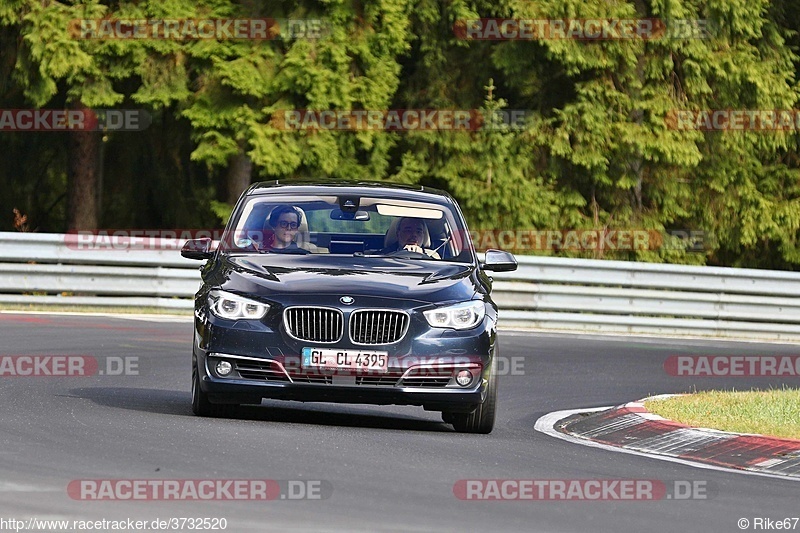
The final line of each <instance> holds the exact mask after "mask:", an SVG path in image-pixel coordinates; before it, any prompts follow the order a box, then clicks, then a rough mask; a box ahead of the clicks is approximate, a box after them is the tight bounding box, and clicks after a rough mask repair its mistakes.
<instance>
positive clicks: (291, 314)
mask: <svg viewBox="0 0 800 533" xmlns="http://www.w3.org/2000/svg"><path fill="white" fill-rule="evenodd" d="M284 322H285V324H286V331H288V332H289V335H291V336H292V337H294V338H296V339H298V340H301V341H310V342H338V341H339V340H340V339H341V338H342V323H343V322H344V320H343V319H342V312H341V311H339V310H337V309H329V308H327V307H290V308H289V309H287V310H286V311H285V312H284Z"/></svg>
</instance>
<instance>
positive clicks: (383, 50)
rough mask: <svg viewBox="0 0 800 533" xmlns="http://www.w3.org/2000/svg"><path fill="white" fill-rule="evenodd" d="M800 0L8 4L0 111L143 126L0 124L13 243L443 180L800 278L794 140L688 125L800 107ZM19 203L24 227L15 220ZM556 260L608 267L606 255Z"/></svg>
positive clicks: (528, 213) (618, 255) (507, 208)
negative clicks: (422, 113) (99, 115)
mask: <svg viewBox="0 0 800 533" xmlns="http://www.w3.org/2000/svg"><path fill="white" fill-rule="evenodd" d="M101 17H105V18H117V19H120V18H124V19H154V18H226V17H235V18H244V17H253V18H274V19H289V18H293V19H319V20H322V21H324V22H325V24H326V27H327V30H328V31H326V34H325V35H324V36H323V37H321V38H315V39H305V38H292V37H291V36H283V37H281V38H277V39H273V40H267V41H254V40H208V39H202V40H182V41H180V40H147V39H131V40H103V39H76V38H74V36H73V35H72V34H71V33H70V21H74V20H76V19H87V18H88V19H97V18H101ZM486 17H513V18H519V19H531V18H535V19H559V18H569V19H575V18H604V19H608V18H622V19H631V18H659V19H663V20H705V21H712V22H713V24H711V27H712V28H713V34H712V35H711V36H710V37H709V38H687V39H683V38H663V39H647V40H644V39H624V40H589V41H586V40H563V39H557V40H548V39H540V40H514V41H483V40H465V39H463V38H460V37H459V35H458V32H456V31H454V26H455V25H456V23H457V22H458V21H462V20H468V19H476V18H486ZM798 29H800V2H797V0H635V1H625V0H614V1H611V0H582V1H577V0H519V1H508V0H498V1H461V0H438V1H436V0H375V1H347V0H318V1H300V2H280V1H264V2H256V1H252V0H241V1H238V2H234V1H231V0H200V1H193V0H158V1H139V2H136V1H134V2H116V1H103V2H99V1H88V2H68V1H62V2H57V1H48V0H0V109H23V108H50V109H67V108H69V109H73V108H74V109H83V108H93V109H143V110H146V111H147V112H148V113H149V114H150V116H151V117H152V124H151V125H150V126H149V127H148V128H147V129H146V130H144V131H141V132H40V133H33V132H9V131H2V132H0V133H1V134H0V161H1V163H0V191H2V192H0V231H9V230H11V231H13V230H14V229H18V230H21V229H28V230H32V231H39V232H64V231H67V230H73V229H96V228H164V229H168V228H214V227H221V226H222V225H223V219H224V218H225V216H226V215H225V214H226V211H227V210H228V209H229V206H230V204H231V203H232V202H234V201H235V199H236V198H237V197H238V195H239V193H240V192H241V191H242V190H243V189H244V187H246V185H247V184H248V183H250V182H252V181H260V180H272V179H282V180H284V179H285V180H292V179H299V178H309V177H318V176H331V177H333V178H336V179H341V180H381V181H387V182H397V183H406V184H423V185H429V186H433V187H437V188H441V189H445V190H447V191H449V192H450V193H451V194H453V195H454V196H455V197H456V199H457V200H458V201H459V202H460V204H461V206H462V208H463V210H464V212H465V215H466V216H467V219H468V222H469V224H470V227H471V229H484V228H485V229H512V230H513V229H534V228H536V229H549V228H565V229H603V228H607V229H626V228H647V229H653V230H657V231H664V230H694V231H702V232H704V235H705V239H704V245H705V250H704V251H703V252H700V253H698V252H685V251H683V250H681V249H679V248H680V247H676V246H667V247H664V248H663V249H660V250H651V251H630V252H615V253H605V254H603V257H606V258H613V259H628V260H641V261H658V262H677V263H694V264H709V265H727V266H747V267H757V268H778V269H791V270H797V269H798V268H800V246H798V235H800V157H798V154H799V153H800V150H799V149H798V148H799V146H800V133H798V132H797V131H751V132H742V131H701V130H676V129H674V128H670V127H669V125H668V122H669V121H668V118H669V116H670V114H671V113H673V114H674V113H675V111H676V110H713V109H743V110H773V109H787V110H791V109H798V108H800V105H798V100H800V86H799V85H798V81H797V73H798V72H799V71H800V57H799V56H798V45H800V37H798V33H797V31H798ZM286 109H290V110H291V109H312V110H325V109H334V110H351V109H482V110H484V111H490V110H497V109H520V110H526V111H527V112H528V118H529V120H528V121H527V122H526V125H525V128H524V129H522V130H504V129H502V128H498V129H493V130H483V131H472V132H464V131H445V132H442V131H435V132H433V131H417V132H402V133H401V132H383V131H357V132H354V131H301V132H287V131H282V130H280V129H278V128H276V125H275V123H274V122H273V121H272V118H273V114H274V113H275V112H276V111H278V110H286ZM14 209H16V210H18V212H19V214H20V216H21V215H24V216H25V217H27V219H26V222H25V223H24V224H23V223H22V221H21V219H20V218H19V216H17V217H16V219H15V214H14ZM562 255H572V256H584V257H594V256H597V253H596V252H595V253H592V252H563V253H562Z"/></svg>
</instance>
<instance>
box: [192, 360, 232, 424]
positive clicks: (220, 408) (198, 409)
mask: <svg viewBox="0 0 800 533" xmlns="http://www.w3.org/2000/svg"><path fill="white" fill-rule="evenodd" d="M235 409H236V406H235V405H226V404H217V403H211V402H210V401H209V400H208V394H207V393H205V392H203V389H201V388H200V373H199V372H198V371H197V367H196V366H192V412H193V413H194V414H195V415H197V416H209V417H224V416H229V415H231V414H232V413H233V411H234V410H235Z"/></svg>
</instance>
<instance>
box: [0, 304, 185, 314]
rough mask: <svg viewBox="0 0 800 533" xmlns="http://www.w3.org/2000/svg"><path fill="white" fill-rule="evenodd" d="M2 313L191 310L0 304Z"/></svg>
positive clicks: (119, 312)
mask: <svg viewBox="0 0 800 533" xmlns="http://www.w3.org/2000/svg"><path fill="white" fill-rule="evenodd" d="M0 311H39V312H47V311H52V312H56V313H60V312H71V313H114V314H126V315H130V314H134V315H186V316H192V310H191V309H164V308H160V307H110V306H104V305H66V304H64V305H57V304H54V305H49V304H0Z"/></svg>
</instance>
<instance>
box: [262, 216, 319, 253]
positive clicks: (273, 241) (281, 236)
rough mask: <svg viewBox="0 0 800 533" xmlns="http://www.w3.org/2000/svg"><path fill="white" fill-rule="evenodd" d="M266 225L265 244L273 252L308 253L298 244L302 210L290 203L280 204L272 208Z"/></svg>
mask: <svg viewBox="0 0 800 533" xmlns="http://www.w3.org/2000/svg"><path fill="white" fill-rule="evenodd" d="M265 222H266V224H265V225H264V230H265V231H264V234H265V238H264V241H265V242H264V244H265V245H266V247H267V248H268V249H269V250H270V251H272V252H291V253H299V254H307V253H309V252H308V250H303V249H302V248H300V247H299V246H297V242H296V239H297V232H298V230H299V228H300V211H299V210H298V209H296V208H295V207H293V206H290V205H280V206H278V207H276V208H275V209H273V210H272V213H270V215H269V218H268V219H267V220H266V221H265Z"/></svg>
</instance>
